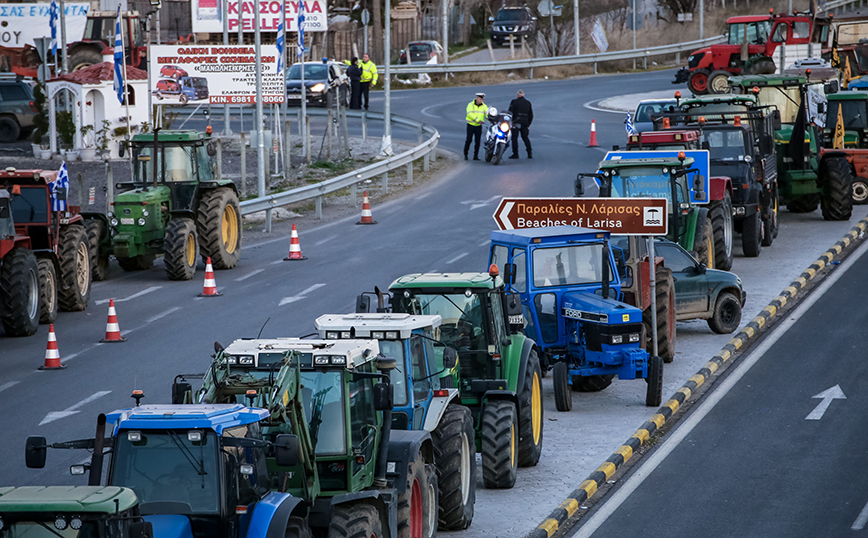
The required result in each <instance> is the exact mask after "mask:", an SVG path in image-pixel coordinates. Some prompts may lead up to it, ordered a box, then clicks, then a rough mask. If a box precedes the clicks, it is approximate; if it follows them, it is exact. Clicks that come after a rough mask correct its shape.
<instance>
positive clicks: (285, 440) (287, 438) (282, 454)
mask: <svg viewBox="0 0 868 538" xmlns="http://www.w3.org/2000/svg"><path fill="white" fill-rule="evenodd" d="M274 460H275V463H277V465H279V466H281V467H294V466H296V465H298V463H299V461H301V443H300V442H299V441H298V436H297V435H294V434H291V433H282V434H280V435H278V436H277V438H275V440H274Z"/></svg>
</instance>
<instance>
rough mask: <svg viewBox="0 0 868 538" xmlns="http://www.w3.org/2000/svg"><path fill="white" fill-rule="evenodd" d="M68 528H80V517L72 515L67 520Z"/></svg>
mask: <svg viewBox="0 0 868 538" xmlns="http://www.w3.org/2000/svg"><path fill="white" fill-rule="evenodd" d="M69 528H70V529H72V530H75V531H77V530H78V529H80V528H81V517H79V516H72V519H71V520H69Z"/></svg>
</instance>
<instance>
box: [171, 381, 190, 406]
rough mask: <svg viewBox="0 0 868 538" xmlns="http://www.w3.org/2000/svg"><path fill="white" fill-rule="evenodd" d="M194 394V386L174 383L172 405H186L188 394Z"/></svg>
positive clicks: (179, 382)
mask: <svg viewBox="0 0 868 538" xmlns="http://www.w3.org/2000/svg"><path fill="white" fill-rule="evenodd" d="M192 393H193V386H192V385H190V383H187V382H186V381H176V382H174V383H172V405H180V404H183V403H184V400H185V399H186V396H187V394H192Z"/></svg>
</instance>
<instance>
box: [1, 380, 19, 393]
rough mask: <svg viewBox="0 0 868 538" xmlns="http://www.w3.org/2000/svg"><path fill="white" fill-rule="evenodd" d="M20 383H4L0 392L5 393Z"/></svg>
mask: <svg viewBox="0 0 868 538" xmlns="http://www.w3.org/2000/svg"><path fill="white" fill-rule="evenodd" d="M18 383H20V381H10V382H9V383H3V384H2V385H0V392H3V391H4V390H6V389H8V388H10V387H14V386H15V385H17V384H18Z"/></svg>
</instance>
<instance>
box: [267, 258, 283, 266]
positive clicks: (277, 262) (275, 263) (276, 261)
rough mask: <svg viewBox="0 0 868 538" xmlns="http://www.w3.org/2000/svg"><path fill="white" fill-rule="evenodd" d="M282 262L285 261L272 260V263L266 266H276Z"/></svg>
mask: <svg viewBox="0 0 868 538" xmlns="http://www.w3.org/2000/svg"><path fill="white" fill-rule="evenodd" d="M284 261H286V260H284V259H280V260H274V261H273V262H271V263H269V264H268V265H277V264H279V263H281V262H284Z"/></svg>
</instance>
